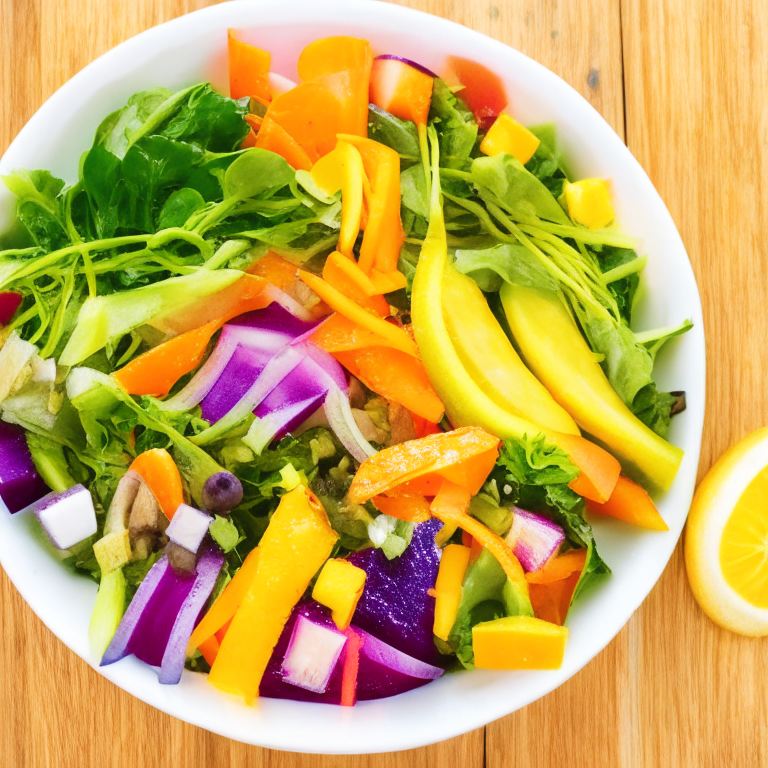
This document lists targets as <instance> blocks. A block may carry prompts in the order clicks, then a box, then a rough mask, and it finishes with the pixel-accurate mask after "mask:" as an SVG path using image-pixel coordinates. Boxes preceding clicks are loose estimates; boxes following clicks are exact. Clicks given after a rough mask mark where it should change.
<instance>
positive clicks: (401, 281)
mask: <svg viewBox="0 0 768 768" xmlns="http://www.w3.org/2000/svg"><path fill="white" fill-rule="evenodd" d="M370 280H371V283H372V284H373V288H374V290H375V291H376V293H392V292H393V291H400V290H402V289H403V288H405V287H407V285H408V281H407V280H406V279H405V275H404V274H403V273H402V272H398V271H397V270H395V271H394V272H379V270H378V269H372V270H371V272H370Z"/></svg>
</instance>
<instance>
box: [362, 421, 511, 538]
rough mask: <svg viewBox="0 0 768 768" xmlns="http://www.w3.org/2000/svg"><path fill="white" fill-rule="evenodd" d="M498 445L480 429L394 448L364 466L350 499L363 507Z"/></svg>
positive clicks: (375, 456)
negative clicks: (369, 500) (430, 474)
mask: <svg viewBox="0 0 768 768" xmlns="http://www.w3.org/2000/svg"><path fill="white" fill-rule="evenodd" d="M498 445H499V439H498V438H497V437H495V436H494V435H491V434H489V433H488V432H486V431H485V430H484V429H481V428H480V427H461V428H460V429H455V430H453V431H452V432H441V433H440V434H439V435H428V436H427V437H422V438H420V439H418V440H409V441H407V442H405V443H399V444H398V445H391V446H390V447H389V448H385V449H384V450H382V451H379V452H378V453H376V454H374V455H373V456H371V457H370V458H368V459H366V460H365V461H364V462H363V463H362V464H361V465H360V468H359V469H358V470H357V473H356V474H355V477H354V478H353V480H352V484H351V485H350V487H349V491H348V497H349V500H350V501H351V502H353V503H355V504H362V503H363V502H365V501H367V500H368V499H370V498H371V497H373V496H377V495H379V494H381V493H385V492H387V491H389V490H390V489H392V488H394V487H395V486H397V485H400V484H401V483H406V482H409V481H412V480H415V479H417V478H419V477H421V476H423V475H425V474H427V473H430V472H440V471H441V470H446V469H448V468H449V467H453V466H455V465H457V464H459V463H461V462H463V461H466V460H467V459H470V458H472V457H473V456H476V455H477V454H480V453H486V452H488V451H493V450H497V448H498ZM457 474H459V473H457ZM470 533H472V532H471V531H470ZM473 535H474V534H473Z"/></svg>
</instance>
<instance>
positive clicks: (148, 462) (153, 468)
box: [130, 448, 184, 520]
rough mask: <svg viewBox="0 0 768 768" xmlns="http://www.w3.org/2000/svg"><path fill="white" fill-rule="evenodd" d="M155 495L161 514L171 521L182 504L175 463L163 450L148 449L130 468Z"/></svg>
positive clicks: (182, 498)
mask: <svg viewBox="0 0 768 768" xmlns="http://www.w3.org/2000/svg"><path fill="white" fill-rule="evenodd" d="M130 468H131V469H132V470H133V471H134V472H137V473H138V474H139V475H141V477H142V478H143V479H144V481H145V482H146V483H147V485H148V486H149V488H150V490H151V491H152V493H154V494H155V498H156V499H157V503H158V504H159V505H160V508H161V509H162V510H163V514H164V515H165V516H166V517H167V518H168V519H169V520H172V519H173V516H174V514H175V513H176V510H177V509H178V507H179V504H183V503H184V488H183V486H182V484H181V475H180V474H179V469H178V467H177V466H176V462H174V460H173V459H172V458H171V454H170V453H168V451H166V450H165V448H150V449H149V450H148V451H144V453H140V454H139V455H138V456H137V457H136V458H135V459H134V460H133V462H132V463H131V467H130Z"/></svg>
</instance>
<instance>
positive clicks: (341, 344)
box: [310, 280, 389, 373]
mask: <svg viewBox="0 0 768 768" xmlns="http://www.w3.org/2000/svg"><path fill="white" fill-rule="evenodd" d="M328 282H330V280H329V281H328ZM310 341H311V342H312V343H313V344H314V345H315V346H318V347H320V349H324V350H325V351H326V352H329V353H330V354H332V355H335V354H336V353H337V352H350V351H352V350H356V349H364V348H366V347H381V346H386V345H387V344H388V342H389V339H385V338H384V337H383V336H379V334H378V333H374V332H373V331H371V330H369V329H368V328H363V326H362V325H358V324H357V323H353V322H352V321H351V320H349V319H348V318H346V317H344V315H340V314H339V313H338V312H335V313H334V314H332V315H331V316H330V317H329V318H328V319H327V320H326V321H325V322H324V323H323V324H322V325H319V326H318V327H317V330H316V331H315V332H314V333H313V334H312V335H311V336H310ZM351 360H352V362H354V359H351ZM339 362H341V364H342V365H344V362H343V361H341V360H340V361H339ZM351 372H352V373H354V370H352V371H351Z"/></svg>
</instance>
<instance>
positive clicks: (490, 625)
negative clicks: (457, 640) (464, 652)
mask: <svg viewBox="0 0 768 768" xmlns="http://www.w3.org/2000/svg"><path fill="white" fill-rule="evenodd" d="M567 640H568V628H567V627H558V626H557V624H550V623H549V622H548V621H542V620H541V619H536V618H534V617H533V616H507V617H506V618H503V619H495V620H494V621H485V622H483V623H482V624H477V625H475V627H474V628H473V629H472V649H473V651H474V653H475V667H477V668H478V669H559V668H560V666H562V663H563V655H564V654H565V644H566V642H567Z"/></svg>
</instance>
